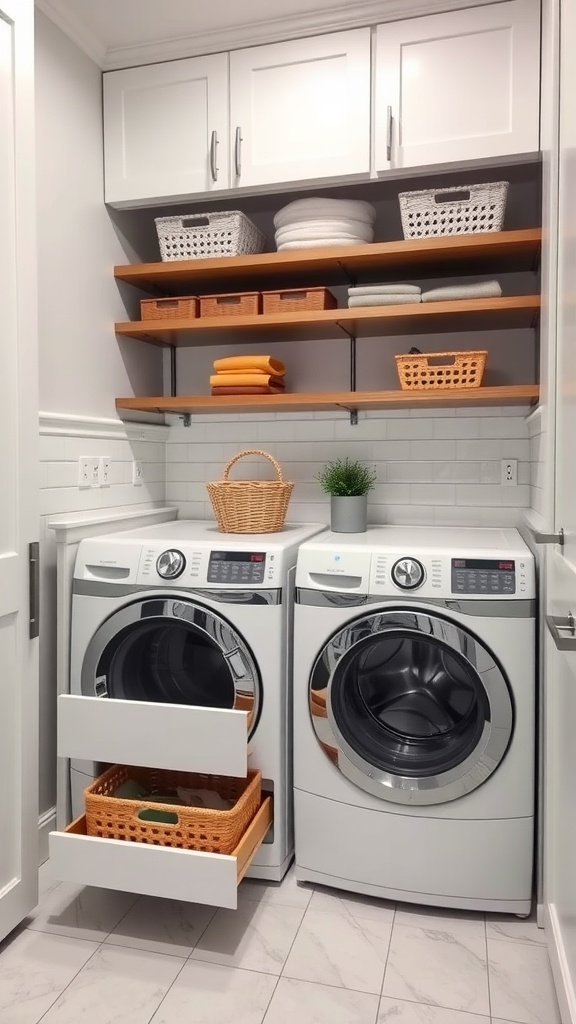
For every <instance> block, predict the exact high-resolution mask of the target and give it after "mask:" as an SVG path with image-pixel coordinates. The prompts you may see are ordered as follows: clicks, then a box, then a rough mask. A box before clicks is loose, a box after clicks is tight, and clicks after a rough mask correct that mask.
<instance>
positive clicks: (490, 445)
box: [456, 440, 501, 462]
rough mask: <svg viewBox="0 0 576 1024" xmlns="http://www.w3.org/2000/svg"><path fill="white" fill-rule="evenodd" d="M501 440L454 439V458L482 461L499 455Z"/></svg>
mask: <svg viewBox="0 0 576 1024" xmlns="http://www.w3.org/2000/svg"><path fill="white" fill-rule="evenodd" d="M500 445H501V442H500V441H496V440H478V441H474V440H472V441H456V459H458V460H460V459H464V460H467V461H469V462H483V461H486V460H488V459H499V458H500V457H501V449H500Z"/></svg>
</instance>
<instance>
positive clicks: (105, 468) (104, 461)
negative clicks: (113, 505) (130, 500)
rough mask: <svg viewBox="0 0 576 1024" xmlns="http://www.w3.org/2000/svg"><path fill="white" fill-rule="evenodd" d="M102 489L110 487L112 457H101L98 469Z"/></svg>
mask: <svg viewBox="0 0 576 1024" xmlns="http://www.w3.org/2000/svg"><path fill="white" fill-rule="evenodd" d="M98 478H99V481H100V487H110V456H109V455H101V456H100V465H99V469H98Z"/></svg>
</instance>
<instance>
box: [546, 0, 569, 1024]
mask: <svg viewBox="0 0 576 1024" xmlns="http://www.w3.org/2000/svg"><path fill="white" fill-rule="evenodd" d="M575 38H576V0H563V3H562V20H561V61H560V196H559V236H560V244H559V252H558V319H557V330H558V336H557V352H558V355H557V373H556V380H557V398H556V460H555V480H556V486H555V517H556V521H555V525H556V528H557V529H560V528H562V529H563V530H564V532H565V544H564V547H563V549H562V548H560V547H558V546H555V547H554V548H552V549H550V550H548V552H547V558H546V562H547V571H546V588H547V608H546V611H547V613H548V615H549V616H554V617H555V618H556V623H554V622H551V623H550V625H551V627H552V628H551V629H549V630H548V631H547V635H546V644H545V658H546V675H545V698H546V703H545V712H546V719H547V728H546V748H545V749H546V756H545V813H544V839H545V872H544V880H545V881H544V884H545V902H546V919H547V920H546V927H547V933H548V940H549V945H550V950H551V959H552V966H553V969H554V974H555V980H556V987H557V991H558V995H559V1001H560V1005H561V1009H562V1011H563V1021H564V1022H565V1024H568V1022H576V805H575V793H576V635H575V634H574V631H573V630H572V629H571V628H570V627H569V622H570V615H571V614H572V615H574V616H576V474H575V472H574V466H575V462H574V437H575V436H576V308H575V305H574V296H575V294H576V250H575V248H574V238H575V236H576V69H575V64H574V52H573V44H574V39H575ZM558 625H560V629H559V630H558V628H557V627H558ZM563 625H564V626H568V628H562V626H563ZM563 647H564V648H567V649H564V650H563V649H562V648H563Z"/></svg>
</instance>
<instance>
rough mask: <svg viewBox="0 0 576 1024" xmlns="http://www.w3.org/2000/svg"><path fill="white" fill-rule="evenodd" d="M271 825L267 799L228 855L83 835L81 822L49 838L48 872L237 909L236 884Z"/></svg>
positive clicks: (78, 880) (84, 882)
mask: <svg viewBox="0 0 576 1024" xmlns="http://www.w3.org/2000/svg"><path fill="white" fill-rule="evenodd" d="M271 824H272V797H266V798H265V799H264V801H263V802H262V804H261V806H260V809H259V810H258V812H257V813H256V815H255V816H254V818H253V819H252V821H251V822H250V824H249V825H248V828H247V829H246V831H245V833H244V835H243V836H242V839H241V840H240V842H239V843H238V845H237V847H236V849H235V850H234V852H233V853H231V854H230V855H225V854H220V853H200V852H197V851H196V850H179V849H176V848H174V847H170V846H151V845H148V844H147V843H131V842H127V841H124V840H120V839H98V838H97V837H95V836H88V835H86V818H85V816H83V817H82V818H77V819H76V821H73V822H72V824H71V825H69V826H68V828H67V829H66V831H65V832H51V833H50V870H51V872H52V874H53V875H54V877H55V878H58V879H60V880H61V881H63V882H73V883H75V884H76V885H96V886H100V887H102V888H104V889H120V890H124V891H125V892H136V893H140V894H143V895H146V896H162V897H164V898H166V899H172V900H187V901H188V902H190V903H206V904H208V905H209V906H211V907H228V908H230V909H231V910H235V909H236V907H237V905H238V885H239V883H240V882H241V881H242V879H243V877H244V875H245V873H246V871H247V870H248V868H249V867H250V862H251V861H252V859H253V857H254V854H255V853H256V851H257V849H258V847H259V846H260V844H261V842H262V840H263V839H264V837H265V835H266V833H267V831H268V829H269V828H270V825H271Z"/></svg>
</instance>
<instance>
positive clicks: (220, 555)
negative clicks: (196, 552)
mask: <svg viewBox="0 0 576 1024" xmlns="http://www.w3.org/2000/svg"><path fill="white" fill-rule="evenodd" d="M265 567H266V554H265V552H264V551H211V552H210V559H209V562H208V583H245V584H251V583H263V582H264V570H265Z"/></svg>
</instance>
